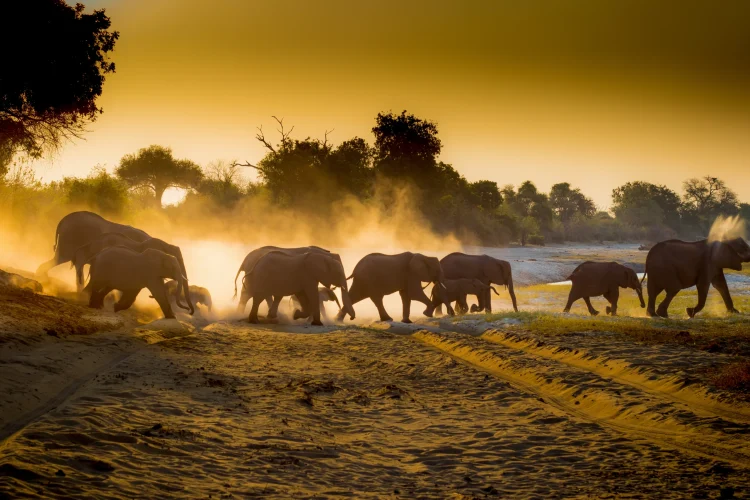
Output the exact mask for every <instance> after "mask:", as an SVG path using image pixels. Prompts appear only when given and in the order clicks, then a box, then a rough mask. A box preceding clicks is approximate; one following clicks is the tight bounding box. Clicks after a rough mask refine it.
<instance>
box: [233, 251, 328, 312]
mask: <svg viewBox="0 0 750 500" xmlns="http://www.w3.org/2000/svg"><path fill="white" fill-rule="evenodd" d="M276 251H284V252H287V253H288V254H290V255H301V254H304V253H308V252H317V253H321V254H327V255H330V254H331V252H330V251H328V250H326V249H325V248H320V247H316V246H309V247H298V248H281V247H275V246H264V247H260V248H256V249H255V250H253V251H252V252H250V253H249V254H247V255H246V256H245V260H243V261H242V264H241V265H240V268H239V269H238V270H237V274H236V275H235V276H234V298H236V297H237V278H238V277H239V275H240V273H241V272H244V273H245V278H246V277H247V275H248V274H250V270H251V269H252V268H253V267H255V264H257V263H258V261H259V260H260V259H261V258H263V257H264V256H265V255H266V254H268V253H270V252H276ZM339 260H340V258H339ZM245 278H243V279H242V293H241V294H240V301H239V303H238V304H237V312H239V313H242V312H244V311H245V308H246V307H247V301H248V300H250V297H251V296H252V292H251V291H250V290H249V289H248V288H247V286H246V280H245ZM266 302H267V303H268V309H269V310H270V309H271V306H272V304H273V298H272V297H266Z"/></svg>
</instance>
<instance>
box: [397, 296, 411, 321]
mask: <svg viewBox="0 0 750 500" xmlns="http://www.w3.org/2000/svg"><path fill="white" fill-rule="evenodd" d="M398 294H399V295H401V303H402V305H403V314H402V319H401V322H402V323H411V320H410V319H409V313H410V312H411V299H410V298H409V292H408V291H406V290H399V291H398Z"/></svg>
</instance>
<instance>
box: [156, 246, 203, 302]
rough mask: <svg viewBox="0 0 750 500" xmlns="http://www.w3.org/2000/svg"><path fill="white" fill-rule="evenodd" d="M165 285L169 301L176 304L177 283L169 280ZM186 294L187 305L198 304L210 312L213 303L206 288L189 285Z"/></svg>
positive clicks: (177, 295) (177, 294)
mask: <svg viewBox="0 0 750 500" xmlns="http://www.w3.org/2000/svg"><path fill="white" fill-rule="evenodd" d="M165 253H166V252H165ZM165 285H166V287H167V292H168V293H169V300H170V301H171V302H175V303H176V301H177V297H179V296H180V294H179V290H178V289H177V285H178V283H177V281H175V280H169V281H167V282H166V283H165ZM188 292H189V293H188V298H189V300H190V302H189V305H190V304H195V305H196V306H197V305H198V304H202V305H203V306H205V307H206V309H208V312H211V308H212V307H213V301H212V300H211V292H209V291H208V289H207V288H203V287H202V286H195V285H190V286H189V287H188Z"/></svg>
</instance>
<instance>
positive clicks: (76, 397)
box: [0, 323, 750, 498]
mask: <svg viewBox="0 0 750 500" xmlns="http://www.w3.org/2000/svg"><path fill="white" fill-rule="evenodd" d="M458 347H461V348H466V349H467V351H466V352H471V353H474V354H472V356H474V355H476V353H477V352H478V351H479V350H482V351H483V352H484V353H486V359H491V360H492V363H494V365H497V364H498V363H501V361H499V360H500V359H501V358H502V359H503V360H506V359H507V360H512V363H513V364H514V366H515V367H517V368H518V369H519V370H524V369H528V370H539V372H540V373H543V374H544V375H542V376H541V377H540V380H541V382H540V381H539V380H537V379H526V378H524V379H523V380H521V381H520V382H521V383H517V382H516V381H515V380H512V378H511V377H506V376H505V374H504V373H501V372H499V371H496V370H495V368H494V367H493V365H492V364H490V365H489V368H488V367H481V369H480V367H477V366H476V365H477V364H478V363H476V359H474V358H472V356H470V355H468V354H463V351H460V349H459V348H458ZM461 359H464V360H465V361H467V362H462V361H461ZM506 362H508V363H510V362H511V361H506ZM583 371H585V370H581V369H580V368H577V367H575V366H571V365H570V364H566V363H560V362H558V361H557V360H551V359H545V358H543V357H539V356H537V355H536V354H533V353H529V352H524V351H523V350H521V349H516V348H510V347H507V346H503V345H500V344H499V343H497V342H492V341H490V340H488V339H483V338H478V337H472V336H468V335H461V334H457V333H450V334H447V333H430V332H417V333H414V334H412V335H395V334H392V333H388V332H385V331H379V330H371V329H370V330H368V329H354V328H352V329H346V330H343V331H342V330H339V331H333V332H328V333H319V334H310V335H304V334H299V333H284V332H279V331H270V330H268V329H257V328H252V327H249V326H248V325H247V324H246V323H217V324H214V325H211V326H209V327H207V328H206V329H205V330H204V331H203V332H202V333H200V334H196V335H192V336H190V337H185V338H177V339H173V340H171V341H170V342H168V343H163V344H159V345H152V346H147V347H145V348H143V349H141V350H139V351H138V352H136V353H134V354H133V355H131V356H129V357H127V358H126V359H124V360H123V361H121V362H120V364H119V365H117V366H116V367H115V368H114V369H112V370H108V371H102V372H100V373H99V374H98V375H97V376H96V377H95V378H94V379H93V380H91V381H89V382H88V383H87V384H85V385H83V386H82V387H80V388H79V390H78V391H77V392H75V393H74V394H73V395H72V396H71V397H70V398H69V399H68V400H67V401H66V402H65V403H63V404H62V405H60V406H58V407H57V408H56V409H54V410H52V411H50V412H49V413H47V414H45V415H44V416H42V417H41V418H39V419H38V420H36V421H35V422H33V423H32V424H30V425H29V426H27V427H26V428H24V429H23V430H22V431H21V432H19V433H17V434H16V435H15V436H14V437H13V438H12V439H11V440H9V442H8V444H7V446H6V447H5V448H4V449H3V450H2V451H0V463H2V464H6V465H8V466H11V467H12V468H11V467H7V466H3V467H5V468H4V469H2V470H0V494H1V493H8V494H12V495H13V496H24V495H28V496H44V497H53V498H54V497H70V496H80V497H94V496H106V497H111V498H132V497H138V498H168V497H173V496H180V497H185V496H186V497H203V498H205V497H208V496H209V495H212V496H213V497H222V496H224V497H228V496H235V497H241V498H242V497H262V498H289V497H316V498H325V497H335V496H349V497H356V498H361V497H378V498H382V497H401V498H420V497H422V498H446V497H450V496H454V497H455V498H485V497H493V496H496V495H499V496H503V497H513V498H538V497H564V498H570V497H581V498H587V497H590V496H601V495H615V496H618V497H622V496H625V497H627V496H649V497H653V498H656V497H658V498H683V497H685V496H686V495H688V494H690V495H701V494H702V495H704V496H709V497H715V496H718V494H719V491H720V489H721V488H726V487H732V488H735V491H737V492H738V493H739V492H743V491H744V492H748V491H750V474H748V472H749V470H748V465H749V464H748V463H747V462H746V461H744V459H743V458H742V457H741V456H738V455H736V454H735V455H732V456H725V455H724V454H725V453H726V454H727V455H728V453H729V451H728V450H727V448H728V445H726V446H724V448H722V449H720V450H719V452H720V453H721V456H722V457H724V458H725V460H724V461H723V462H717V461H715V460H709V459H707V458H706V457H705V453H703V454H701V453H700V452H698V451H696V450H693V449H690V448H689V447H681V446H673V445H672V444H673V443H668V442H666V441H665V440H664V439H662V438H661V437H659V436H657V434H658V433H652V434H649V433H637V432H631V431H630V429H629V427H628V426H627V425H620V426H618V425H609V424H610V422H608V421H607V419H606V418H603V417H602V418H600V419H599V421H597V419H594V418H592V412H593V411H594V409H595V405H590V404H589V403H588V402H586V400H587V399H589V398H591V399H592V400H593V399H596V398H603V396H600V395H598V394H596V395H595V392H597V391H599V392H602V393H603V391H607V390H608V389H607V388H608V387H610V386H611V387H614V388H617V390H620V392H621V393H624V396H623V398H625V399H624V400H625V401H626V402H627V403H628V404H629V407H631V408H633V410H632V412H633V414H634V415H640V414H641V413H643V412H648V411H651V412H658V411H661V410H663V411H664V412H665V416H664V417H663V419H664V422H665V423H664V425H662V427H660V428H659V429H662V430H670V429H671V427H670V426H673V427H675V429H676V430H674V432H678V431H679V432H682V431H683V430H684V429H683V428H682V427H678V426H680V425H681V426H683V427H690V426H695V427H697V428H700V429H709V427H710V426H708V427H705V426H703V427H702V425H703V424H702V423H701V420H700V418H697V420H694V421H693V420H690V419H689V418H687V417H685V416H682V413H683V412H687V410H685V409H684V408H679V409H675V408H674V406H673V403H672V402H665V401H659V404H661V405H663V406H658V405H657V402H656V401H655V400H653V399H652V398H653V395H652V394H651V393H649V392H643V391H640V390H639V389H638V388H635V387H632V386H626V385H617V383H613V382H612V381H611V380H607V381H606V383H604V382H602V381H597V379H596V377H597V375H596V374H592V373H589V374H588V375H586V374H585V373H582V372H583ZM557 378H560V379H561V380H562V382H559V384H561V385H560V386H559V387H558V386H553V385H544V384H547V383H549V384H554V383H556V382H555V380H556V379H557ZM547 379H549V382H547ZM567 380H570V381H571V382H570V384H571V385H574V384H576V383H577V384H579V392H578V393H575V392H566V391H567V389H566V385H565V381H567ZM552 387H555V391H557V392H556V393H555V394H549V393H548V392H545V391H548V390H551V388H552ZM584 396H586V397H585V398H584ZM576 397H577V398H578V399H579V400H581V401H582V402H581V405H583V406H584V408H580V407H579V406H580V405H575V404H574V403H571V404H570V405H568V401H570V398H576ZM566 398H567V399H566ZM613 398H614V396H613ZM615 400H617V398H615ZM587 405H588V406H587ZM670 405H672V406H670ZM608 408H609V406H607V404H603V403H602V406H601V409H600V411H601V412H604V411H605V410H607V409H608ZM584 410H585V411H584ZM688 413H689V412H688ZM644 414H647V413H644ZM604 416H606V415H604ZM655 418H656V417H655ZM672 420H674V423H672ZM656 423H657V424H659V425H661V424H662V422H661V421H660V420H659V419H658V418H656ZM709 430H710V431H711V432H714V433H717V432H722V429H721V428H718V429H716V428H710V429H709ZM670 432H672V430H670ZM686 432H687V433H688V434H690V431H689V430H688V431H686ZM723 432H724V433H725V434H727V436H729V437H730V438H731V437H732V435H731V433H730V432H729V431H728V428H724V429H723ZM673 435H674V434H668V436H670V437H671V436H673ZM690 435H692V434H690ZM655 436H656V437H655ZM743 436H744V439H745V443H747V434H742V433H737V435H736V436H735V437H734V438H736V439H738V440H739V439H742V438H743ZM698 437H699V438H701V439H704V440H705V439H707V438H705V437H700V436H698ZM63 474H64V475H63ZM0 496H1V495H0Z"/></svg>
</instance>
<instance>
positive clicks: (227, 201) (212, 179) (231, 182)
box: [197, 161, 244, 208]
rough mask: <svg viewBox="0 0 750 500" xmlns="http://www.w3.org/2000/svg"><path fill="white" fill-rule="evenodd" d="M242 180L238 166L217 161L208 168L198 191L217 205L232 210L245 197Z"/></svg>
mask: <svg viewBox="0 0 750 500" xmlns="http://www.w3.org/2000/svg"><path fill="white" fill-rule="evenodd" d="M241 180H242V179H241V177H240V172H239V166H238V165H236V164H227V163H226V162H223V161H216V162H213V163H209V164H208V166H206V169H205V172H204V176H203V180H202V181H201V182H200V184H199V186H198V189H197V191H198V193H200V194H201V195H204V196H207V197H208V198H210V199H211V200H213V202H214V203H216V204H217V205H220V206H223V207H227V208H231V207H233V206H234V205H235V204H236V203H237V202H238V201H239V200H240V199H241V198H242V196H243V195H244V192H243V189H242V187H241V186H240V182H241Z"/></svg>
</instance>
